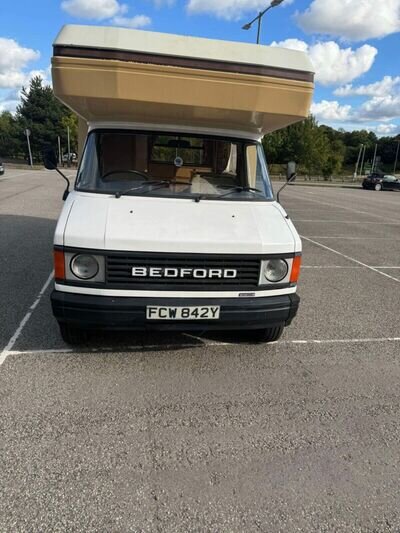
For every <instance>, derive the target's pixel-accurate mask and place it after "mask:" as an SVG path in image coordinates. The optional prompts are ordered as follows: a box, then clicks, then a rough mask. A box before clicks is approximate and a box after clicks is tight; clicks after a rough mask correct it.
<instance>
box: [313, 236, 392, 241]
mask: <svg viewBox="0 0 400 533" xmlns="http://www.w3.org/2000/svg"><path fill="white" fill-rule="evenodd" d="M308 238H309V239H340V240H350V241H370V240H377V241H394V242H399V241H400V239H393V237H379V236H378V237H371V236H369V237H348V236H347V235H329V236H326V235H308Z"/></svg>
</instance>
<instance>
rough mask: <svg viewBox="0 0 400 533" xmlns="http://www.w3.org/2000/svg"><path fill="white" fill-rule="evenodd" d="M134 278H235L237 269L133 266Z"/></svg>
mask: <svg viewBox="0 0 400 533" xmlns="http://www.w3.org/2000/svg"><path fill="white" fill-rule="evenodd" d="M132 276H133V277H134V278H192V279H193V278H194V279H207V278H209V279H213V278H217V279H227V278H228V279H234V278H236V277H237V270H235V269H233V268H210V269H207V268H170V267H168V268H161V267H149V268H148V267H142V266H140V267H133V268H132Z"/></svg>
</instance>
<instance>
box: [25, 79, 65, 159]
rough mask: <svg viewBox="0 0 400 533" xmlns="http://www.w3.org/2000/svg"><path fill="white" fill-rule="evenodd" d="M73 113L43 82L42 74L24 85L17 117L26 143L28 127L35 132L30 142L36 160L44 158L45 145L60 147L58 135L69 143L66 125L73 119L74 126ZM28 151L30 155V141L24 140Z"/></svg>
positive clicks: (63, 143) (32, 132)
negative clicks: (28, 145)
mask: <svg viewBox="0 0 400 533" xmlns="http://www.w3.org/2000/svg"><path fill="white" fill-rule="evenodd" d="M71 115H72V114H71V111H70V110H69V109H68V108H67V107H65V106H64V105H63V104H62V103H61V102H59V101H58V100H57V99H56V97H55V96H54V93H53V90H52V88H51V87H50V86H48V85H43V80H42V78H41V77H40V76H36V77H34V78H32V80H31V82H30V84H29V88H25V87H23V88H22V92H21V104H20V105H19V106H18V107H17V112H16V120H17V123H18V125H19V133H20V140H21V141H22V142H24V135H25V130H26V129H29V130H30V131H31V137H30V142H31V149H32V155H33V158H34V159H35V160H37V161H40V160H41V153H42V150H43V147H44V146H46V145H47V146H48V145H51V146H53V147H54V148H56V147H57V137H58V136H60V137H61V142H62V145H63V146H67V131H66V127H65V124H69V122H70V121H72V122H71V125H73V119H71ZM73 141H74V138H73ZM74 147H75V145H74ZM71 149H72V146H71ZM24 150H25V156H26V157H27V155H28V153H27V152H28V150H27V147H26V143H24Z"/></svg>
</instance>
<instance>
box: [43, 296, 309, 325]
mask: <svg viewBox="0 0 400 533" xmlns="http://www.w3.org/2000/svg"><path fill="white" fill-rule="evenodd" d="M299 302H300V298H299V297H298V296H297V294H294V293H293V294H285V295H282V296H271V297H265V298H264V297H263V298H136V297H135V298H130V297H128V298H121V297H120V298H117V297H112V296H92V295H83V294H73V293H66V292H60V291H56V290H54V291H53V293H52V295H51V303H52V307H53V314H54V316H55V318H56V319H57V321H58V322H60V323H68V324H70V325H74V326H76V327H80V328H85V329H106V330H159V331H161V330H169V331H171V330H175V331H196V330H197V331H200V330H202V331H204V330H211V329H212V330H239V329H240V330H247V329H263V328H267V327H270V326H278V325H282V326H288V325H289V324H290V323H291V321H292V320H293V318H294V317H295V316H296V313H297V309H298V307H299ZM148 305H151V306H163V307H189V306H217V305H218V306H221V314H220V318H219V320H200V321H195V320H194V321H189V320H180V321H179V320H177V321H167V320H147V319H146V306H148Z"/></svg>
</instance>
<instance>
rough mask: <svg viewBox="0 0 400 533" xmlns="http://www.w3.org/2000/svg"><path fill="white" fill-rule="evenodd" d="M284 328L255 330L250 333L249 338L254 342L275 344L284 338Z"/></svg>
mask: <svg viewBox="0 0 400 533" xmlns="http://www.w3.org/2000/svg"><path fill="white" fill-rule="evenodd" d="M283 329H284V327H283V326H275V327H274V328H266V329H255V330H254V331H249V335H248V336H249V338H250V339H252V340H253V341H254V342H275V341H277V340H278V339H280V337H281V336H282V333H283Z"/></svg>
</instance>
